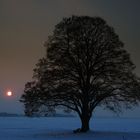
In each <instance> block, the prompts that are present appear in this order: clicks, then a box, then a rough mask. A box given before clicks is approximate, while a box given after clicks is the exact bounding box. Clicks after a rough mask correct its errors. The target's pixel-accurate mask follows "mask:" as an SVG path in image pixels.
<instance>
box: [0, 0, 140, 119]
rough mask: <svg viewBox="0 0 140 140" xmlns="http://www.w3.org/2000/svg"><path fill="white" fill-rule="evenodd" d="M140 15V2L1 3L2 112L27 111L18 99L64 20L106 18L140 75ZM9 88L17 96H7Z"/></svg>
mask: <svg viewBox="0 0 140 140" xmlns="http://www.w3.org/2000/svg"><path fill="white" fill-rule="evenodd" d="M139 14H140V0H0V112H19V113H21V112H23V110H22V104H21V103H19V101H18V100H19V97H20V96H21V94H22V93H23V89H24V85H25V83H26V82H27V81H30V80H31V78H32V73H33V72H32V70H33V68H34V66H35V64H36V63H37V60H38V59H39V58H41V57H42V56H44V54H45V48H44V47H43V43H44V41H46V40H47V37H48V35H50V34H52V31H53V29H54V25H56V24H57V23H58V22H59V21H60V20H62V18H63V17H68V16H71V15H88V16H100V17H102V18H104V19H105V20H106V21H107V23H108V24H109V25H111V26H113V27H114V28H115V31H116V33H117V34H119V36H120V39H121V40H122V41H123V42H124V43H125V48H126V49H127V50H128V51H129V53H130V54H131V58H132V60H133V62H134V63H135V64H136V66H137V69H136V73H137V74H138V75H139V76H140V62H139V60H140V38H139V37H140V27H139V26H140V15H139ZM8 89H11V90H12V91H13V93H14V96H13V97H10V98H9V97H6V96H5V92H6V91H7V90H8ZM136 112H137V111H136V110H135V111H133V114H135V116H140V113H139V114H138V113H136ZM139 112H140V109H139ZM128 114H130V113H128Z"/></svg>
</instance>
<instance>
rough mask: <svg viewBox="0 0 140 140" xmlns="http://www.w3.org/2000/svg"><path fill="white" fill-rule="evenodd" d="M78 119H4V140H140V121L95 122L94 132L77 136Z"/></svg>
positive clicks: (0, 120) (0, 133) (0, 131)
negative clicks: (75, 132)
mask: <svg viewBox="0 0 140 140" xmlns="http://www.w3.org/2000/svg"><path fill="white" fill-rule="evenodd" d="M79 126H80V121H79V119H78V118H76V117H48V118H27V117H0V140H140V119H126V118H124V119H122V118H93V119H92V120H91V123H90V127H91V131H90V132H88V133H86V134H73V132H72V130H74V129H76V128H78V127H79Z"/></svg>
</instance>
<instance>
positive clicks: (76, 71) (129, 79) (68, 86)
mask: <svg viewBox="0 0 140 140" xmlns="http://www.w3.org/2000/svg"><path fill="white" fill-rule="evenodd" d="M45 47H46V49H47V55H46V56H47V57H45V58H42V59H40V60H39V62H38V63H37V65H36V68H35V69H34V75H33V79H34V80H33V82H29V83H27V84H26V86H25V93H24V94H23V95H22V97H21V101H22V102H23V103H24V105H25V112H26V114H28V115H29V114H30V115H31V114H33V113H34V112H37V111H38V110H39V108H41V106H42V105H43V106H46V107H48V108H49V107H52V108H55V107H65V108H68V109H70V110H73V111H75V112H77V113H78V115H79V117H80V119H81V124H82V126H81V128H80V129H79V131H80V132H86V131H88V130H89V121H90V118H91V116H92V113H93V111H94V109H95V108H96V107H97V106H103V107H106V108H108V109H110V110H112V111H120V110H121V108H124V107H126V108H130V107H132V106H133V105H137V104H138V102H139V100H140V93H139V91H140V79H139V78H138V77H137V76H136V75H135V73H134V69H135V65H134V64H133V63H132V61H131V59H130V56H129V53H128V52H127V51H126V50H125V49H124V44H123V42H122V41H120V39H119V36H118V35H117V34H116V33H115V31H114V29H113V28H112V27H110V26H109V25H108V24H107V23H106V21H105V20H103V19H102V18H100V17H88V16H72V17H69V18H64V19H63V20H62V21H61V22H60V23H58V24H57V25H56V26H55V29H54V32H53V34H52V35H51V36H49V38H48V40H47V41H46V43H45Z"/></svg>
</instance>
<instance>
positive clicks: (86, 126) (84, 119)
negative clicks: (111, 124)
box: [80, 115, 90, 132]
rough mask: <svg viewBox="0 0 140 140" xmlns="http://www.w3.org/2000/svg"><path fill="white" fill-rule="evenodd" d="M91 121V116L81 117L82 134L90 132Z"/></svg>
mask: <svg viewBox="0 0 140 140" xmlns="http://www.w3.org/2000/svg"><path fill="white" fill-rule="evenodd" d="M89 121H90V117H89V116H87V115H86V116H82V117H81V123H82V126H81V129H80V131H81V132H87V131H89V130H90V127H89Z"/></svg>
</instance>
